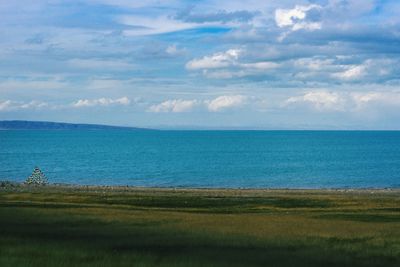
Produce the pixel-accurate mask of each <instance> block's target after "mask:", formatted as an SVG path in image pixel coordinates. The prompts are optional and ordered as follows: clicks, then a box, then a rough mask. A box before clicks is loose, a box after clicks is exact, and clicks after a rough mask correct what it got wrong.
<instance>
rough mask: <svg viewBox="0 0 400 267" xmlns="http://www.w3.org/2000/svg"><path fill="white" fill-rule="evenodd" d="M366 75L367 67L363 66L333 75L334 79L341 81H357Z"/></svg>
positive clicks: (352, 67) (353, 67)
mask: <svg viewBox="0 0 400 267" xmlns="http://www.w3.org/2000/svg"><path fill="white" fill-rule="evenodd" d="M365 75H366V67H365V66H363V65H357V66H351V67H349V68H348V69H347V70H345V71H342V72H337V73H334V74H332V76H333V77H335V78H338V79H341V80H355V79H359V78H362V77H364V76H365Z"/></svg>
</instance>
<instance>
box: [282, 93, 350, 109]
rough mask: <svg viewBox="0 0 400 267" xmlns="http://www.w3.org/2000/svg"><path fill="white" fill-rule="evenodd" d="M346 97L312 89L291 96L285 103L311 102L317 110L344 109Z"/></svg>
mask: <svg viewBox="0 0 400 267" xmlns="http://www.w3.org/2000/svg"><path fill="white" fill-rule="evenodd" d="M344 102H345V99H344V98H343V97H342V96H341V95H340V94H338V93H335V92H328V91H311V92H307V93H305V94H304V95H301V96H294V97H290V98H288V99H287V100H286V102H285V105H292V104H311V105H312V106H313V107H314V108H315V109H317V110H336V111H339V110H343V109H344Z"/></svg>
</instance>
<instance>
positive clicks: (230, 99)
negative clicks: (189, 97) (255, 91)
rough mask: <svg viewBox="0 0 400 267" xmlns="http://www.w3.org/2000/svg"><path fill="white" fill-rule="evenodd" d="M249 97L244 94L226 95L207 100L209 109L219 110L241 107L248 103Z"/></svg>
mask: <svg viewBox="0 0 400 267" xmlns="http://www.w3.org/2000/svg"><path fill="white" fill-rule="evenodd" d="M247 100H248V97H246V96H243V95H224V96H219V97H217V98H215V99H213V100H209V101H206V102H205V103H206V105H207V109H208V110H209V111H211V112H218V111H222V110H225V109H229V108H234V107H240V106H243V105H244V104H246V102H247Z"/></svg>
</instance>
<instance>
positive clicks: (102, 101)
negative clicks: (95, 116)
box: [72, 96, 131, 108]
mask: <svg viewBox="0 0 400 267" xmlns="http://www.w3.org/2000/svg"><path fill="white" fill-rule="evenodd" d="M130 103H131V101H130V99H129V98H128V97H126V96H124V97H121V98H117V99H112V98H104V97H103V98H99V99H79V100H78V101H76V102H74V103H72V106H73V107H76V108H81V107H95V106H112V105H122V106H128V105H129V104H130Z"/></svg>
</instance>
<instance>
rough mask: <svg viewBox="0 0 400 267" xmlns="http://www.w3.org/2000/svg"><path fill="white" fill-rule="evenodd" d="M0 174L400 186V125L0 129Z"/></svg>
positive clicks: (202, 183)
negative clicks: (359, 128) (382, 128)
mask: <svg viewBox="0 0 400 267" xmlns="http://www.w3.org/2000/svg"><path fill="white" fill-rule="evenodd" d="M0 163H1V168H0V180H12V181H23V180H25V179H26V178H27V177H28V176H29V175H30V173H31V171H32V170H33V168H34V167H35V166H36V165H37V166H39V167H40V168H41V169H42V170H43V172H44V173H45V174H46V175H47V177H48V178H49V181H50V182H54V183H73V184H101V185H135V186H166V187H245V188H260V187H269V188H349V187H352V188H353V187H354V188H366V187H367V188H369V187H380V188H381V187H400V132H379V131H369V132H368V131H364V132H356V131H124V130H98V131H54V130H49V131H0Z"/></svg>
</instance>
